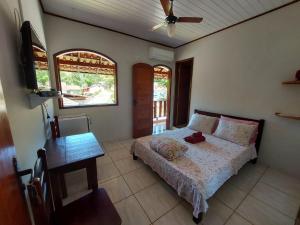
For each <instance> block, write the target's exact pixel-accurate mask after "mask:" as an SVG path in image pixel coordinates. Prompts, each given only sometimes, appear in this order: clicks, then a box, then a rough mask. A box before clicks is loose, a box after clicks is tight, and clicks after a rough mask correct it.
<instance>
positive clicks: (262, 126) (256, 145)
mask: <svg viewBox="0 0 300 225" xmlns="http://www.w3.org/2000/svg"><path fill="white" fill-rule="evenodd" d="M195 113H198V114H202V115H206V116H214V117H218V118H220V117H221V116H226V117H230V118H233V119H238V120H248V121H254V122H257V123H258V134H257V138H256V142H255V148H256V152H257V155H258V152H259V146H260V143H261V138H262V133H263V129H264V124H265V120H255V119H250V118H245V117H238V116H231V115H226V114H220V113H213V112H206V111H202V110H198V109H195Z"/></svg>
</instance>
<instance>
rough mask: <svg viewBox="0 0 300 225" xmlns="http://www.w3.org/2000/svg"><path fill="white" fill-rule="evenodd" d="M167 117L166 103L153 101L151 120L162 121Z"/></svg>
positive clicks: (164, 101)
mask: <svg viewBox="0 0 300 225" xmlns="http://www.w3.org/2000/svg"><path fill="white" fill-rule="evenodd" d="M166 117H167V101H166V100H162V101H153V120H156V121H158V120H159V121H164V120H166Z"/></svg>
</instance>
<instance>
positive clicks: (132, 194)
mask: <svg viewBox="0 0 300 225" xmlns="http://www.w3.org/2000/svg"><path fill="white" fill-rule="evenodd" d="M112 163H113V164H114V166H115V167H116V168H117V170H118V171H119V172H120V176H121V177H122V179H123V180H124V182H125V184H126V185H127V187H128V188H129V190H130V192H131V195H130V196H133V197H134V198H135V200H136V201H137V203H138V204H139V206H140V207H141V209H142V210H143V212H144V214H145V215H146V217H147V219H148V220H149V222H150V224H152V221H151V219H150V217H149V216H148V214H147V212H146V210H145V209H144V207H143V206H142V205H141V203H140V202H139V200H138V199H137V197H136V196H135V194H134V193H133V191H132V190H131V188H130V186H129V185H128V183H127V182H126V180H125V178H124V177H123V176H124V174H122V173H121V171H120V170H119V168H118V167H117V166H116V164H115V161H114V160H113V159H112ZM136 169H139V168H136ZM130 172H132V171H130ZM130 172H128V173H130ZM153 185H154V184H153ZM150 186H152V185H150ZM150 186H149V187H150ZM140 191H142V190H140ZM130 196H128V197H127V198H129V197H130ZM125 199H126V198H125ZM123 200H124V199H123ZM120 201H122V200H120ZM120 201H119V202H120ZM114 204H116V203H114Z"/></svg>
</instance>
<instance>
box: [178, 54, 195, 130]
mask: <svg viewBox="0 0 300 225" xmlns="http://www.w3.org/2000/svg"><path fill="white" fill-rule="evenodd" d="M193 63H194V59H193V58H191V59H186V60H182V61H177V62H176V68H175V69H176V71H175V101H174V118H173V125H174V126H175V127H183V126H186V125H187V124H188V121H189V110H190V99H191V87H192V75H193Z"/></svg>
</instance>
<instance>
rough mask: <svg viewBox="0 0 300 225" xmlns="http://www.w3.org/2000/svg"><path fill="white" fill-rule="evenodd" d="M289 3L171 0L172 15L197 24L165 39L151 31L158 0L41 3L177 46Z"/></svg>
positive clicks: (277, 0) (180, 26) (157, 19)
mask: <svg viewBox="0 0 300 225" xmlns="http://www.w3.org/2000/svg"><path fill="white" fill-rule="evenodd" d="M289 2H292V0H174V14H175V16H177V17H179V16H199V17H203V18H204V20H203V22H202V23H200V24H187V23H184V24H182V23H181V24H180V23H177V24H176V35H175V37H173V38H169V37H168V36H167V34H166V30H165V28H162V29H159V30H157V31H155V32H152V31H151V28H152V27H153V26H154V25H156V24H158V23H160V22H162V21H163V20H164V18H165V14H164V12H163V9H162V7H161V4H160V0H42V4H43V7H44V10H45V11H46V12H49V13H53V14H56V15H60V16H64V17H67V18H71V19H75V20H79V21H82V22H86V23H90V24H93V25H97V26H101V27H105V28H109V29H113V30H116V31H119V32H124V33H126V34H130V35H134V36H137V37H140V38H143V39H146V40H150V41H153V42H158V43H161V44H165V45H168V46H172V47H177V46H179V45H182V44H184V43H187V42H189V41H192V40H194V39H197V38H200V37H203V36H205V35H208V34H210V33H213V32H216V31H218V30H221V29H223V28H226V27H228V26H231V25H233V24H236V23H238V22H241V21H243V20H246V19H248V18H251V17H254V16H256V15H259V14H261V13H264V12H267V11H269V10H272V9H274V8H276V7H279V6H282V5H284V4H287V3H289Z"/></svg>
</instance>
